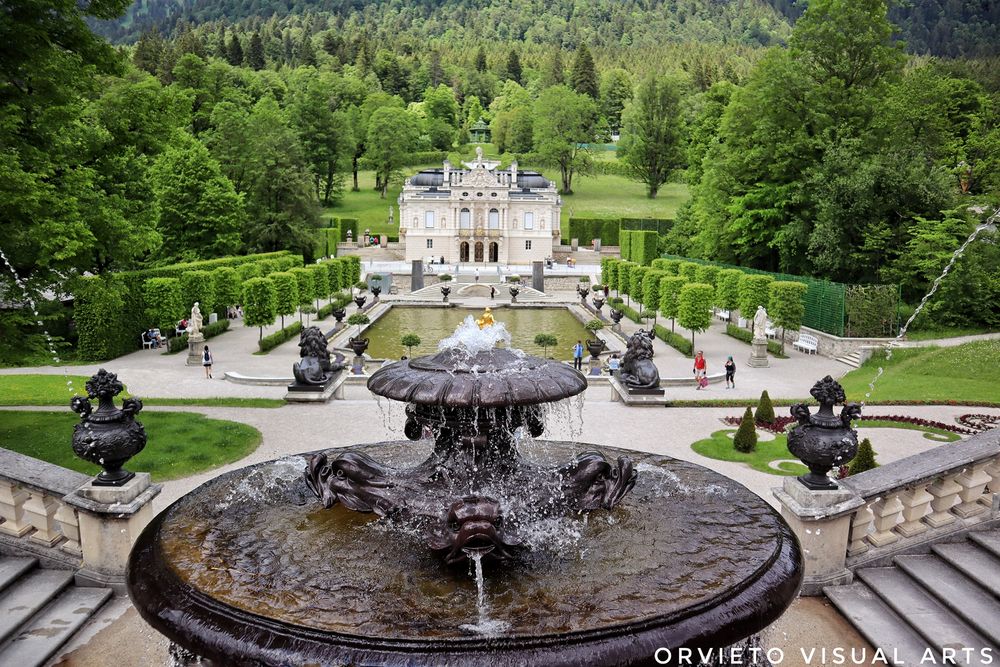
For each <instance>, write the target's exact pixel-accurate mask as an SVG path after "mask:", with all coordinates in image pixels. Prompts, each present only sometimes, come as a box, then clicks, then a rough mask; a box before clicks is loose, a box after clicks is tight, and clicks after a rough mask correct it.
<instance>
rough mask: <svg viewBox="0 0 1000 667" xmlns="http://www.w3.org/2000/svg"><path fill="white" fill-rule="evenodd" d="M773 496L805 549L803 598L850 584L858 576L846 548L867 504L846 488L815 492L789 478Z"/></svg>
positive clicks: (796, 480)
mask: <svg viewBox="0 0 1000 667" xmlns="http://www.w3.org/2000/svg"><path fill="white" fill-rule="evenodd" d="M772 492H773V493H774V496H775V498H777V499H778V501H779V502H780V503H781V516H782V517H784V519H785V521H787V522H788V525H789V526H791V528H792V531H794V532H795V536H796V537H797V538H798V539H799V543H800V544H801V545H802V558H803V566H804V568H805V576H804V577H803V579H802V591H801V594H802V595H822V594H823V587H824V586H832V585H840V584H848V583H850V582H851V580H852V579H853V577H854V575H853V574H852V573H851V571H850V570H848V569H847V566H846V563H847V549H846V545H847V544H848V536H849V534H850V530H851V516H852V515H853V514H854V510H856V509H857V508H858V507H861V506H862V505H864V500H863V499H862V498H861V497H859V496H858V495H857V494H855V493H854V492H853V491H850V490H848V489H845V488H839V489H831V490H823V491H813V490H811V489H808V488H807V487H806V486H805V485H804V484H802V483H801V482H799V481H798V479H796V478H794V477H786V478H785V479H784V484H783V486H782V488H780V489H772Z"/></svg>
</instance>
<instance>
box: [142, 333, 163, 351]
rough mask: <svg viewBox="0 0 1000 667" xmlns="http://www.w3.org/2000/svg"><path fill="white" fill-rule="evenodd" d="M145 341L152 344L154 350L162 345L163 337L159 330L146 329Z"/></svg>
mask: <svg viewBox="0 0 1000 667" xmlns="http://www.w3.org/2000/svg"><path fill="white" fill-rule="evenodd" d="M146 340H148V341H149V342H150V343H152V346H153V347H154V348H157V347H160V346H161V345H163V335H162V334H161V333H160V330H159V329H148V330H146Z"/></svg>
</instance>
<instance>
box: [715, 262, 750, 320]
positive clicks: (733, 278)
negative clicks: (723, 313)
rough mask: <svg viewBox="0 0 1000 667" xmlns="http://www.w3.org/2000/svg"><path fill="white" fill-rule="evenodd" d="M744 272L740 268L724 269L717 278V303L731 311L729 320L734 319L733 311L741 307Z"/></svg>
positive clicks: (718, 305)
mask: <svg viewBox="0 0 1000 667" xmlns="http://www.w3.org/2000/svg"><path fill="white" fill-rule="evenodd" d="M742 277H743V272H742V271H740V270H739V269H723V270H722V271H719V275H718V277H717V278H716V280H715V305H716V306H717V307H719V308H721V309H723V310H728V311H729V320H730V321H732V319H733V315H732V312H733V311H734V310H737V309H738V308H739V307H740V278H742Z"/></svg>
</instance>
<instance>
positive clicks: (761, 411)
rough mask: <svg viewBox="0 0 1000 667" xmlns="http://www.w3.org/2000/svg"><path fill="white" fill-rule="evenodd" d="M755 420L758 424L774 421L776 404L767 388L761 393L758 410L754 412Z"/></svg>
mask: <svg viewBox="0 0 1000 667" xmlns="http://www.w3.org/2000/svg"><path fill="white" fill-rule="evenodd" d="M754 421H756V422H757V423H758V424H773V423H774V405H773V404H772V403H771V397H770V396H768V395H767V389H765V390H764V391H762V392H761V393H760V400H759V401H758V402H757V412H756V414H754Z"/></svg>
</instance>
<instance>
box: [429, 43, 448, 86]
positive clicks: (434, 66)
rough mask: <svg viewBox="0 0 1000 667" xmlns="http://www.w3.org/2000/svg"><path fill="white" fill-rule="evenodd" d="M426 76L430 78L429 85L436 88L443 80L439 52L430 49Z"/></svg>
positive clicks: (442, 68)
mask: <svg viewBox="0 0 1000 667" xmlns="http://www.w3.org/2000/svg"><path fill="white" fill-rule="evenodd" d="M427 76H429V77H430V78H431V86H432V87H434V88H437V86H438V84H439V83H441V82H442V81H444V67H442V66H441V52H440V51H438V50H437V49H435V50H433V51H431V58H430V63H429V64H428V65H427Z"/></svg>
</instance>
